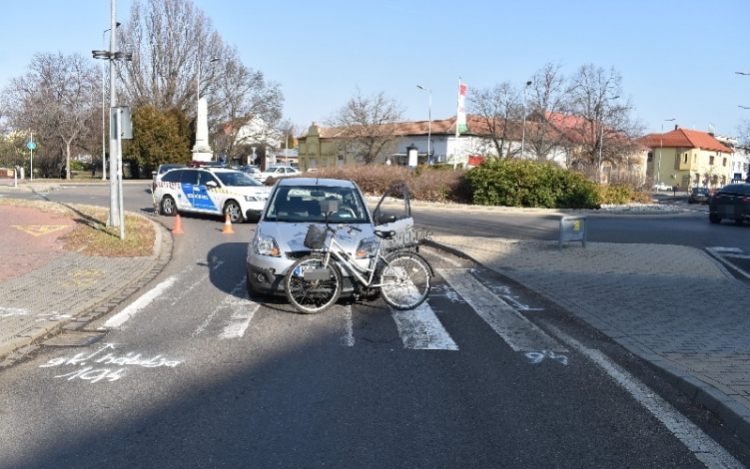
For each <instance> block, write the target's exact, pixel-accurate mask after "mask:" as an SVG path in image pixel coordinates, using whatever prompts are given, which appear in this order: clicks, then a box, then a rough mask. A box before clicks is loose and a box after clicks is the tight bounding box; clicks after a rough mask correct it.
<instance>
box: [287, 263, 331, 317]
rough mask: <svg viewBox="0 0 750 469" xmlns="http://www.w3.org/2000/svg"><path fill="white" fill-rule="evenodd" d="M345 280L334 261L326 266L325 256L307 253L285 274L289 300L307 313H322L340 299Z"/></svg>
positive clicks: (302, 311)
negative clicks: (307, 254)
mask: <svg viewBox="0 0 750 469" xmlns="http://www.w3.org/2000/svg"><path fill="white" fill-rule="evenodd" d="M342 286H343V281H342V279H341V272H340V271H339V269H338V267H336V266H335V265H334V264H333V262H330V263H329V264H328V265H327V266H326V265H324V259H323V257H322V256H315V255H311V256H305V257H303V258H301V259H300V260H298V261H297V262H295V263H294V264H292V266H291V267H290V268H289V272H288V273H287V274H286V277H284V291H285V293H286V298H287V300H289V303H291V304H292V306H294V307H295V308H296V309H297V311H299V312H301V313H305V314H314V313H322V312H323V311H325V310H326V309H328V308H330V307H331V306H332V305H333V304H335V303H336V301H338V299H339V296H340V295H341V288H342Z"/></svg>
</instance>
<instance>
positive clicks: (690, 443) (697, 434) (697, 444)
mask: <svg viewBox="0 0 750 469" xmlns="http://www.w3.org/2000/svg"><path fill="white" fill-rule="evenodd" d="M547 327H548V328H549V330H550V331H552V333H553V334H554V335H555V336H556V337H557V338H559V339H560V340H562V341H563V342H565V343H566V344H567V345H568V346H569V347H570V348H572V349H575V350H577V351H578V352H580V353H581V354H583V355H585V356H586V357H588V358H589V359H590V360H591V361H592V362H594V363H595V364H596V365H598V366H599V367H601V368H602V369H603V370H604V372H605V373H607V374H608V375H609V376H610V377H611V378H612V379H613V380H614V381H615V382H616V383H617V384H619V385H620V386H621V387H622V388H623V389H625V390H626V391H627V392H628V393H630V395H631V396H633V398H635V400H636V401H637V402H638V403H639V404H641V405H642V406H643V407H644V408H646V410H648V411H649V412H650V413H651V414H652V415H653V416H654V417H656V418H657V419H658V420H659V421H660V422H661V423H662V424H663V425H664V426H665V427H666V428H667V429H668V430H669V431H670V432H671V433H672V434H673V435H674V436H675V437H676V438H677V439H679V440H680V441H681V442H682V443H683V444H684V445H685V446H687V448H688V450H690V451H692V452H693V454H694V455H695V457H696V458H697V459H698V460H699V461H701V462H702V463H703V464H705V465H706V467H708V468H710V469H719V468H722V469H724V468H732V469H735V468H736V469H740V468H744V467H745V466H744V465H742V464H740V462H739V461H737V460H736V459H734V457H732V455H731V454H729V453H728V452H727V451H726V450H725V449H724V448H722V447H721V446H720V445H719V444H718V443H716V442H715V441H714V440H713V439H712V438H711V437H709V436H708V435H706V434H705V433H703V431H702V430H701V429H700V428H699V427H697V426H696V425H695V424H693V422H691V421H690V419H688V418H687V417H685V416H684V415H682V414H681V413H679V412H678V411H677V410H676V409H675V408H674V407H672V405H670V404H669V403H668V402H667V401H665V400H664V399H662V398H661V397H659V395H658V394H656V393H655V392H654V391H652V390H651V389H649V388H648V387H647V386H646V385H645V384H643V383H641V382H640V381H639V380H637V379H636V378H635V377H633V376H631V375H630V374H629V373H628V372H627V371H625V370H624V369H622V368H620V366H619V365H617V364H616V363H614V362H613V361H612V360H610V359H609V357H607V356H606V355H604V354H603V353H602V352H601V351H599V350H596V349H590V348H587V347H586V346H585V345H583V344H582V343H580V342H578V341H577V340H575V339H574V338H572V337H570V336H568V335H567V334H565V333H564V332H562V331H561V330H559V329H558V328H556V327H554V326H552V325H549V324H547Z"/></svg>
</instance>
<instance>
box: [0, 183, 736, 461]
mask: <svg viewBox="0 0 750 469" xmlns="http://www.w3.org/2000/svg"><path fill="white" fill-rule="evenodd" d="M147 189H148V183H145V184H144V185H143V186H142V187H141V186H139V185H128V186H126V191H125V205H126V207H127V208H128V209H129V210H134V211H138V210H150V209H151V201H150V194H148V191H147ZM107 193H108V192H107V191H106V190H105V189H104V188H100V187H75V188H67V189H64V190H60V191H55V192H52V193H50V194H48V195H47V196H46V197H47V198H48V199H49V200H57V201H61V202H67V203H89V204H93V205H107V204H108V198H107V196H106V194H107ZM441 212H442V214H441ZM698 215H699V214H698ZM698 215H696V217H694V218H691V217H676V218H675V217H673V218H669V217H666V218H649V219H647V220H644V221H643V223H644V225H643V227H642V228H640V229H639V228H637V225H638V224H640V223H641V222H640V221H639V222H634V221H633V220H641V219H639V218H638V219H631V220H630V221H629V222H626V223H624V224H622V225H621V226H619V228H618V224H621V223H622V222H621V221H620V220H621V219H609V218H601V219H600V218H595V219H592V226H591V227H590V230H591V232H592V238H593V237H594V236H596V237H598V236H602V239H611V238H614V237H618V236H626V237H627V236H631V237H634V238H638V240H637V241H636V240H634V242H647V241H646V240H647V239H657V238H658V239H661V238H663V239H667V238H668V236H669V235H668V233H673V236H674V237H675V238H674V239H677V240H680V239H684V240H685V242H687V241H689V242H697V241H695V240H694V237H693V236H691V235H690V230H694V231H698V232H699V231H701V230H704V229H706V230H710V229H711V227H710V226H709V225H708V223H707V222H706V223H698V221H699V218H698ZM415 216H416V220H417V222H418V223H421V224H422V225H423V226H426V227H428V228H429V229H431V230H443V232H446V233H450V232H451V230H460V229H462V227H463V229H464V230H465V229H466V226H471V227H472V230H474V229H476V230H477V232H478V233H479V232H482V233H483V232H487V233H495V234H498V233H502V235H503V236H506V237H513V236H515V235H516V234H519V235H521V234H523V235H524V236H528V237H538V238H539V239H556V238H555V236H556V230H557V226H556V220H557V218H554V217H549V216H533V215H531V216H529V215H526V216H525V218H522V216H518V215H514V214H509V215H508V216H506V217H502V218H501V219H498V220H490V219H488V217H487V216H486V214H485V215H482V214H481V213H477V214H472V213H466V214H465V216H466V217H467V218H463V219H461V220H458V219H457V218H456V215H455V214H453V215H451V214H449V213H446V212H445V211H441V210H422V211H417V210H416V209H415ZM691 220H692V221H691ZM159 221H161V222H163V223H165V224H166V225H167V226H169V227H171V222H172V220H171V219H164V218H160V219H159ZM182 222H183V229H184V231H185V234H184V235H180V236H176V239H175V243H174V252H173V259H172V262H170V264H169V265H168V266H167V268H166V269H165V270H164V271H163V272H162V273H161V274H160V275H159V276H158V277H157V278H155V279H154V280H153V282H152V283H151V284H150V285H148V286H147V287H146V288H144V290H143V291H142V292H139V294H137V295H134V297H133V299H132V301H130V302H128V304H124V305H121V307H120V308H118V309H117V310H116V311H114V312H113V313H112V314H110V315H108V316H105V317H103V318H100V319H99V320H97V321H96V322H95V323H94V324H91V325H90V326H89V329H91V330H106V331H108V332H107V334H106V336H105V337H104V338H103V339H102V340H100V341H99V342H97V343H95V344H93V345H91V346H89V347H77V348H73V347H45V348H43V349H42V351H41V352H40V353H39V354H37V355H36V356H33V357H31V358H30V359H29V360H27V361H25V362H22V363H20V364H19V365H17V366H14V367H12V368H10V369H6V370H4V371H3V372H2V373H0V418H1V419H2V422H3V425H2V426H0V467H14V468H47V467H49V468H53V467H54V468H62V467H76V468H88V467H91V468H93V467H97V468H98V467H127V468H135V467H144V468H146V467H148V468H150V467H154V468H170V467H175V468H192V467H196V468H197V467H232V468H236V467H248V468H251V467H252V468H255V467H257V468H270V467H342V468H343V467H346V468H348V467H357V468H391V467H393V468H395V467H399V468H400V467H413V468H423V467H424V468H467V467H471V468H473V467H477V468H488V467H513V468H539V467H561V468H562V467H570V468H580V467H638V468H665V467H676V468H698V467H741V464H743V463H744V464H745V465H747V464H748V463H749V462H750V459H748V457H747V454H750V452H748V450H747V448H746V447H744V446H743V445H741V444H740V443H738V442H737V441H736V440H734V439H733V438H732V436H731V435H727V434H726V432H724V431H723V430H722V428H721V425H720V424H719V423H718V422H717V421H716V420H714V419H712V417H711V415H710V414H709V413H707V412H705V411H704V410H702V409H699V408H695V407H694V406H692V405H691V404H690V402H689V400H688V399H686V397H685V396H684V395H682V394H681V393H680V392H679V391H678V390H676V389H674V388H673V387H672V386H670V385H669V384H668V383H666V382H664V381H662V380H661V379H659V378H658V377H655V376H654V375H653V372H652V371H651V370H650V368H649V367H648V366H646V365H645V364H644V363H642V362H640V361H639V360H637V359H636V358H634V357H633V356H631V355H630V354H628V353H625V352H624V351H623V350H622V348H621V347H619V346H617V345H615V344H613V343H612V342H611V341H609V340H608V339H606V338H605V337H603V336H602V335H601V334H598V333H597V331H595V330H592V329H591V328H589V327H587V326H586V325H584V324H583V323H582V322H581V321H578V320H576V319H575V318H573V317H571V316H570V315H569V314H568V313H567V312H565V311H563V310H560V309H559V308H558V307H556V306H555V305H554V304H552V303H550V302H548V301H546V300H545V299H544V298H541V297H538V296H537V295H535V294H533V293H532V292H529V291H527V290H525V289H524V288H523V286H522V285H517V284H515V283H513V282H509V281H507V279H504V278H503V277H501V276H499V275H497V274H494V273H492V272H489V271H486V270H484V269H483V268H482V267H481V266H478V265H474V264H472V263H471V262H469V261H467V260H465V259H462V258H457V257H454V256H452V255H450V254H448V253H445V252H441V251H439V250H436V249H433V248H429V249H423V253H424V255H425V256H426V257H427V258H428V260H429V261H430V262H431V263H432V265H433V267H434V268H435V269H436V272H437V274H438V277H437V279H436V281H437V284H436V288H435V291H434V294H432V295H431V297H430V299H429V303H428V306H426V307H425V308H423V309H420V310H419V311H416V312H410V313H406V314H405V313H397V312H394V311H391V310H390V309H389V308H388V307H387V306H386V305H385V304H384V303H383V302H382V301H380V300H378V301H375V302H370V303H345V302H343V303H340V304H339V305H336V306H335V307H334V308H332V309H331V310H329V311H328V312H326V313H324V314H321V315H300V314H296V313H294V312H293V311H292V310H291V308H290V307H289V305H287V304H286V302H285V301H283V300H281V299H272V298H268V299H265V300H264V301H262V302H260V303H256V302H253V301H251V300H249V299H248V298H247V296H246V293H245V285H244V276H245V273H244V256H245V251H246V244H247V241H248V240H249V239H250V237H251V236H252V232H253V229H254V225H251V224H243V225H235V226H234V231H235V234H234V235H224V234H222V233H221V229H222V224H223V223H222V222H223V221H222V220H218V219H215V218H209V217H193V216H184V217H182ZM706 226H708V228H706ZM675 227H679V228H680V229H679V230H677V229H675ZM594 228H596V229H594ZM721 228H727V229H725V230H723V231H722V233H730V234H722V235H719V236H718V238H721V236H726V239H721V240H720V241H721V242H722V243H726V244H727V245H729V244H732V243H734V244H737V245H741V243H743V242H744V241H743V237H745V238H746V232H747V231H746V229H744V230H743V229H742V228H740V229H735V227H734V226H726V227H725V226H723V225H722V226H721ZM623 231H630V232H631V233H630V234H628V233H625V234H623ZM606 233H609V234H606ZM707 233H708V231H707ZM717 233H718V231H717ZM553 235H554V236H553ZM636 235H637V236H636ZM733 236H736V237H737V238H736V239H735V238H734V237H733ZM706 237H707V238H708V239H709V240H710V241H713V240H714V239H717V237H716V236H714V237H711V236H708V235H706ZM593 239H596V238H593ZM672 242H673V243H676V242H675V241H672ZM742 246H745V245H742ZM480 299H485V300H486V301H487V302H489V304H492V305H493V308H486V307H485V306H483V304H487V302H485V303H483V302H482V301H480ZM503 304H504V305H507V306H505V307H504V308H505V309H507V311H506V313H508V314H507V317H509V318H511V321H512V324H511V326H512V327H513V328H514V329H513V331H515V332H514V333H513V334H507V333H506V332H504V329H503V327H500V326H498V320H499V319H498V318H497V317H494V316H493V314H494V313H493V311H494V310H497V309H498V308H497V307H495V306H498V305H503ZM501 309H502V308H501ZM505 326H508V324H505ZM591 350H597V351H599V352H600V353H601V357H604V358H601V357H600V356H599V355H595V354H592V353H590V351H591ZM613 370H615V371H614V372H613ZM615 375H616V376H617V377H618V378H617V379H615V377H614V376H615ZM639 386H643V387H642V388H639ZM639 389H640V391H639ZM655 394H656V395H659V396H661V399H663V402H661V401H660V402H659V403H658V405H657V408H656V410H654V409H650V410H649V409H647V408H646V407H644V405H643V404H642V403H640V402H639V400H638V397H637V396H639V395H646V396H652V395H655ZM672 412H674V413H672ZM665 416H666V417H665ZM683 416H685V417H687V418H686V419H685V420H684V421H682V420H680V419H681V418H683ZM665 421H667V422H677V425H676V426H675V425H671V426H670V425H667V424H665V423H664V422H665ZM692 422H694V423H695V425H694V424H693V423H692ZM706 435H710V436H711V438H709V437H707V436H706ZM714 441H716V442H719V443H720V444H721V445H723V446H724V447H725V448H726V449H727V450H728V451H729V453H731V454H732V455H733V456H734V458H736V459H734V458H733V457H732V456H729V453H724V452H723V451H724V450H723V449H722V448H721V447H714V446H712V444H713V442H714Z"/></svg>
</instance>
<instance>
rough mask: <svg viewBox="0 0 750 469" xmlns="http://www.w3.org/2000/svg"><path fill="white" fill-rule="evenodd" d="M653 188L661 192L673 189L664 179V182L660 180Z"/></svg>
mask: <svg viewBox="0 0 750 469" xmlns="http://www.w3.org/2000/svg"><path fill="white" fill-rule="evenodd" d="M651 189H653V190H655V191H656V192H659V191H671V190H672V186H670V185H667V183H665V182H664V181H662V182H659V183H657V184H654V185H653V187H652V188H651Z"/></svg>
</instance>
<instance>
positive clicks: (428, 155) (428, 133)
mask: <svg viewBox="0 0 750 469" xmlns="http://www.w3.org/2000/svg"><path fill="white" fill-rule="evenodd" d="M417 88H419V89H420V90H424V91H427V92H428V93H429V95H430V97H429V107H428V111H427V116H428V119H429V123H428V124H427V161H428V162H429V161H430V140H432V90H431V89H429V88H425V87H424V86H422V85H417Z"/></svg>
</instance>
